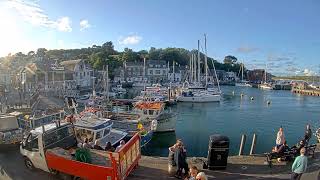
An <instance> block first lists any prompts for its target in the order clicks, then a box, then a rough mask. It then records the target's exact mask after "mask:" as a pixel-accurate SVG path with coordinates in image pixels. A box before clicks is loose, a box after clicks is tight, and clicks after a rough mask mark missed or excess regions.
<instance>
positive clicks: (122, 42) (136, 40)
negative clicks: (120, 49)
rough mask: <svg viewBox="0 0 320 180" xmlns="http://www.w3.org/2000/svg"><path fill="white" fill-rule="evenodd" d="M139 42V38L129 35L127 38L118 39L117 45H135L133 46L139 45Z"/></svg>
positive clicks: (140, 38)
mask: <svg viewBox="0 0 320 180" xmlns="http://www.w3.org/2000/svg"><path fill="white" fill-rule="evenodd" d="M141 40H142V37H141V36H138V35H130V36H127V37H120V38H119V40H118V43H119V44H120V45H135V44H139V43H140V41H141Z"/></svg>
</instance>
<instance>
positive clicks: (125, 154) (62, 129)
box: [20, 122, 141, 180]
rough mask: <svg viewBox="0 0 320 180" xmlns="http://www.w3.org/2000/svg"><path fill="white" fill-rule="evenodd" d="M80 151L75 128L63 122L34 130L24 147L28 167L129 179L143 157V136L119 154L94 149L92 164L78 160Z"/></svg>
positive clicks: (78, 175) (93, 178)
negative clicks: (75, 154)
mask: <svg viewBox="0 0 320 180" xmlns="http://www.w3.org/2000/svg"><path fill="white" fill-rule="evenodd" d="M76 149H77V140H76V137H75V134H74V127H73V125H72V124H71V123H60V122H57V123H52V124H47V125H45V126H42V127H39V128H36V129H34V130H32V131H30V133H29V135H28V136H27V137H26V138H25V139H24V140H23V142H22V144H21V146H20V152H21V154H22V155H23V156H24V158H25V165H26V167H27V168H29V169H31V170H32V169H34V168H38V169H42V170H44V171H47V172H50V173H55V174H57V173H62V174H66V175H69V176H71V177H73V178H80V179H88V180H100V179H101V180H109V179H110V180H122V179H125V178H126V177H128V175H129V174H130V172H132V170H133V169H134V168H135V167H137V165H138V162H139V159H140V158H141V149H140V136H139V134H136V135H134V136H133V137H132V138H131V139H130V140H129V141H128V142H127V143H126V144H125V145H124V146H123V147H122V148H121V149H120V150H119V152H116V153H113V152H106V151H100V150H93V149H90V155H91V157H92V161H91V163H84V162H80V161H77V160H76V159H75V157H74V156H73V155H74V152H75V151H76Z"/></svg>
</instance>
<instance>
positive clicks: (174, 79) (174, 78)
mask: <svg viewBox="0 0 320 180" xmlns="http://www.w3.org/2000/svg"><path fill="white" fill-rule="evenodd" d="M174 65H175V62H174V61H173V67H172V72H173V82H176V77H175V73H174Z"/></svg>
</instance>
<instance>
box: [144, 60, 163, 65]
mask: <svg viewBox="0 0 320 180" xmlns="http://www.w3.org/2000/svg"><path fill="white" fill-rule="evenodd" d="M146 64H148V65H149V64H152V65H167V62H166V61H164V60H152V59H151V60H146Z"/></svg>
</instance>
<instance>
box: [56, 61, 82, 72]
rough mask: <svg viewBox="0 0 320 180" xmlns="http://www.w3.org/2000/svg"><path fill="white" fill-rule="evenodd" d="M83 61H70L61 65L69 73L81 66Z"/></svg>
mask: <svg viewBox="0 0 320 180" xmlns="http://www.w3.org/2000/svg"><path fill="white" fill-rule="evenodd" d="M81 61H82V59H77V60H69V61H63V62H61V63H60V64H61V65H62V66H64V67H65V68H66V69H67V70H69V71H74V68H75V66H76V65H77V64H79V63H80V62H81Z"/></svg>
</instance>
